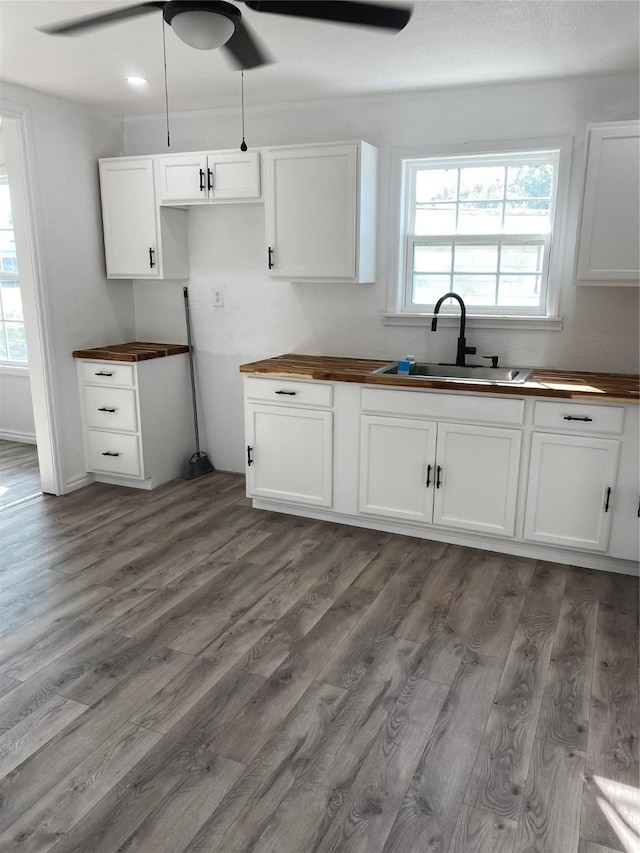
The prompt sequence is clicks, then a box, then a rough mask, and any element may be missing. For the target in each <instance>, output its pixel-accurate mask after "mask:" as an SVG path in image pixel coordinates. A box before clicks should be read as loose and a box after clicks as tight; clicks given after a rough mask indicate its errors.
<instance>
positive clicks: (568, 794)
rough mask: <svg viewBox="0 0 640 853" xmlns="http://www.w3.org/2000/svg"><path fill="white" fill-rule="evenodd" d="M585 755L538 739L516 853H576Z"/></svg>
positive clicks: (514, 852)
mask: <svg viewBox="0 0 640 853" xmlns="http://www.w3.org/2000/svg"><path fill="white" fill-rule="evenodd" d="M583 776H584V753H583V752H579V751H578V750H574V749H571V748H567V747H566V746H563V745H559V744H555V743H551V742H550V741H543V740H538V739H537V738H536V741H535V744H534V747H533V755H532V759H531V773H530V774H529V779H528V782H527V790H526V795H525V800H524V805H523V809H522V815H521V818H520V822H519V824H518V834H517V836H516V842H515V845H514V848H513V853H529V851H531V850H536V851H538V850H539V851H540V853H554V851H556V850H562V851H563V853H577V851H578V842H579V830H580V799H581V796H582V781H583Z"/></svg>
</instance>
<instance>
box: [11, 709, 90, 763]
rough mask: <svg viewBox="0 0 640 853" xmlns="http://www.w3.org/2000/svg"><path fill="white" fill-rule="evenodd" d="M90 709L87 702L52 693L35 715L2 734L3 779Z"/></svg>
mask: <svg viewBox="0 0 640 853" xmlns="http://www.w3.org/2000/svg"><path fill="white" fill-rule="evenodd" d="M85 711H87V706H86V705H81V704H80V703H79V702H73V701H72V700H71V699H65V698H63V697H62V696H52V697H51V699H49V701H48V702H46V703H45V704H44V705H41V706H40V707H39V708H38V709H37V710H36V711H34V712H33V714H30V715H29V716H28V717H26V718H25V719H24V720H22V722H20V723H18V724H17V725H15V726H13V727H12V728H11V729H10V730H9V731H7V732H5V733H4V734H3V735H2V736H0V779H4V777H5V776H6V775H7V774H8V773H10V772H11V771H12V770H13V769H14V767H17V766H18V765H19V764H22V762H23V761H26V759H27V758H28V757H29V756H30V755H33V753H34V752H37V751H38V749H40V747H41V746H44V744H46V743H48V742H49V741H50V740H51V739H52V738H54V737H55V736H56V735H57V734H58V733H59V732H61V731H62V730H63V729H64V728H66V726H67V725H69V723H71V722H72V721H73V720H75V719H77V717H79V716H80V715H81V714H84V713H85Z"/></svg>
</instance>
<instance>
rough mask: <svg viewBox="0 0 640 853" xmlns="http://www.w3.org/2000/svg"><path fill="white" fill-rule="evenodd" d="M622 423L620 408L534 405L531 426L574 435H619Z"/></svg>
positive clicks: (622, 417)
mask: <svg viewBox="0 0 640 853" xmlns="http://www.w3.org/2000/svg"><path fill="white" fill-rule="evenodd" d="M623 421H624V408H623V407H622V406H594V405H591V404H589V403H586V404H585V405H582V404H580V403H556V402H553V403H551V402H539V403H536V406H535V412H534V415H533V424H534V426H536V427H545V428H549V429H566V430H567V431H569V432H574V433H580V432H583V433H592V432H609V433H613V434H614V435H620V433H621V432H622V424H623Z"/></svg>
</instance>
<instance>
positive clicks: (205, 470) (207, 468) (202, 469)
mask: <svg viewBox="0 0 640 853" xmlns="http://www.w3.org/2000/svg"><path fill="white" fill-rule="evenodd" d="M182 293H183V295H184V313H185V316H186V318H187V343H188V345H189V372H190V374H191V397H192V399H193V425H194V427H195V433H196V452H195V453H194V454H193V456H192V457H191V459H189V462H188V464H187V470H186V472H185V475H184V478H185V480H195V478H196V477H203V476H204V475H205V474H210V473H211V472H212V471H215V468H214V467H213V465H212V464H211V462H210V460H209V457H208V456H207V454H206V453H205V452H204V450H200V436H199V434H198V407H197V405H196V380H195V375H194V372H193V345H192V343H191V320H190V317H189V292H188V290H187V288H186V287H183V288H182Z"/></svg>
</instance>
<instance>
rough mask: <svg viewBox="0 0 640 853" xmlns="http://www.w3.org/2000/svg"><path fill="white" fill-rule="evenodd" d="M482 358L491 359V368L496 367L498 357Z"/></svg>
mask: <svg viewBox="0 0 640 853" xmlns="http://www.w3.org/2000/svg"><path fill="white" fill-rule="evenodd" d="M482 357H483V358H490V359H491V367H497V366H498V359H499V358H500V356H499V355H483V356H482Z"/></svg>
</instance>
